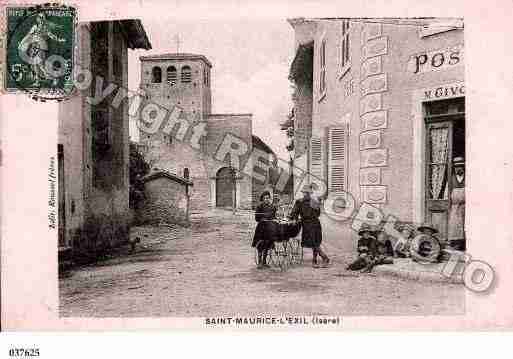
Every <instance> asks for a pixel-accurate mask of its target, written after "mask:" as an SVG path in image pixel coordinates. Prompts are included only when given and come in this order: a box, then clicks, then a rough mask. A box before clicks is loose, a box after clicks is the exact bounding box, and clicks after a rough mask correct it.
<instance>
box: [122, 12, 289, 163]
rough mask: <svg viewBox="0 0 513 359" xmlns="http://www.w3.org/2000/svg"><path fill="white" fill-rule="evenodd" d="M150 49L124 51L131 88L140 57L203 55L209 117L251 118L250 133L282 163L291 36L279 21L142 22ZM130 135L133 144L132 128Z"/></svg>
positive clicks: (135, 81)
mask: <svg viewBox="0 0 513 359" xmlns="http://www.w3.org/2000/svg"><path fill="white" fill-rule="evenodd" d="M142 23H143V26H144V28H145V30H146V33H147V35H148V38H149V40H150V42H151V44H152V50H149V51H145V50H136V51H129V55H128V57H129V60H128V61H129V65H128V68H129V76H128V77H129V81H128V85H129V88H130V89H134V90H135V89H137V88H138V87H139V82H140V61H139V57H140V56H145V55H155V54H160V53H168V52H176V51H177V41H176V38H177V35H178V36H179V39H180V47H179V51H180V52H187V53H195V54H201V55H204V56H206V57H207V58H208V59H209V60H210V62H211V63H212V74H211V85H212V112H213V113H252V114H253V134H255V135H257V136H259V137H260V138H261V139H262V140H264V142H266V143H267V144H268V145H269V146H270V147H271V148H272V149H273V150H274V152H275V153H276V154H277V156H278V157H279V158H281V159H285V160H286V159H288V157H289V156H288V154H287V150H286V149H285V146H286V145H287V142H288V141H287V138H286V136H285V133H284V132H283V131H280V128H279V123H280V122H283V120H284V119H285V118H286V115H287V113H288V112H289V111H290V109H291V107H292V102H291V84H290V82H289V81H288V79H287V77H288V72H289V67H290V63H291V62H292V59H293V57H294V31H293V29H292V27H291V26H290V25H289V24H288V22H287V21H286V19H285V18H283V19H280V20H278V19H252V20H249V19H246V20H238V19H237V20H221V19H211V20H192V19H191V20H187V21H186V20H183V21H176V20H173V21H169V20H166V19H160V20H159V19H151V20H145V19H142ZM130 130H131V131H130V135H131V138H132V139H134V140H135V139H137V130H136V127H135V123H131V127H130Z"/></svg>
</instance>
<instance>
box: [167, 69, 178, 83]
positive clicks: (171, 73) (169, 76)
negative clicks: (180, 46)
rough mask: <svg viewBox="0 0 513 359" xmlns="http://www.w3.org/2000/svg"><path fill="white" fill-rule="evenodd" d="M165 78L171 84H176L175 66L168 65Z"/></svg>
mask: <svg viewBox="0 0 513 359" xmlns="http://www.w3.org/2000/svg"><path fill="white" fill-rule="evenodd" d="M166 80H167V82H168V83H169V84H171V86H173V85H175V84H176V80H177V73H176V67H174V66H169V67H168V68H167V71H166Z"/></svg>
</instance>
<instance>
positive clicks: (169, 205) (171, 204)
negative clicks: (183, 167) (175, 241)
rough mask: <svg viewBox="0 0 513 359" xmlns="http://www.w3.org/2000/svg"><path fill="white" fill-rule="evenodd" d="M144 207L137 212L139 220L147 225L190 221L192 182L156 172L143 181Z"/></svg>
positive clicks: (166, 173) (163, 172) (182, 223)
mask: <svg viewBox="0 0 513 359" xmlns="http://www.w3.org/2000/svg"><path fill="white" fill-rule="evenodd" d="M142 182H143V183H144V194H145V200H144V206H142V208H140V209H138V210H137V212H136V216H137V220H138V221H139V222H141V223H145V224H154V225H155V224H160V223H178V224H181V225H188V224H189V221H190V211H189V202H190V201H189V192H190V191H191V187H192V185H193V184H192V182H191V181H189V180H188V179H186V178H184V177H179V176H175V175H173V174H171V173H168V172H165V171H154V172H152V173H150V174H148V175H147V176H145V177H144V178H143V179H142Z"/></svg>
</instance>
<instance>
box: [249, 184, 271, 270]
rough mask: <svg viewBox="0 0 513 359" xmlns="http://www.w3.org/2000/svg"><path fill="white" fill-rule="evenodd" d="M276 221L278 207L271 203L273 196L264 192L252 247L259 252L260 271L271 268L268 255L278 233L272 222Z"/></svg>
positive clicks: (256, 211) (256, 214) (256, 212)
mask: <svg viewBox="0 0 513 359" xmlns="http://www.w3.org/2000/svg"><path fill="white" fill-rule="evenodd" d="M274 219H276V207H275V206H274V205H273V204H272V203H271V194H270V193H269V191H264V192H262V194H261V195H260V204H259V205H258V206H257V208H256V210H255V221H257V222H258V224H257V226H256V228H255V234H254V236H253V242H252V244H251V246H252V247H256V249H257V251H258V265H257V268H258V269H263V268H269V265H268V264H267V253H268V251H269V249H270V248H271V247H272V245H273V242H274V237H275V235H276V233H277V232H278V231H277V229H276V228H275V227H276V226H277V224H276V223H274V222H273V221H272V220H274Z"/></svg>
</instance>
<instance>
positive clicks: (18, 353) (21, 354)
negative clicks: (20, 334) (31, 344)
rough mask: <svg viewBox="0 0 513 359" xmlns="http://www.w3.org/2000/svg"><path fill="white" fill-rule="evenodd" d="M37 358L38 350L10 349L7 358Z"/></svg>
mask: <svg viewBox="0 0 513 359" xmlns="http://www.w3.org/2000/svg"><path fill="white" fill-rule="evenodd" d="M38 356H39V348H10V349H9V357H11V358H31V357H38Z"/></svg>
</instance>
